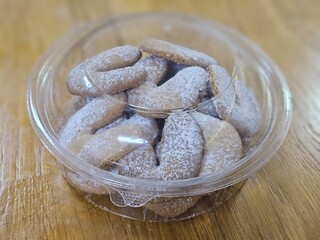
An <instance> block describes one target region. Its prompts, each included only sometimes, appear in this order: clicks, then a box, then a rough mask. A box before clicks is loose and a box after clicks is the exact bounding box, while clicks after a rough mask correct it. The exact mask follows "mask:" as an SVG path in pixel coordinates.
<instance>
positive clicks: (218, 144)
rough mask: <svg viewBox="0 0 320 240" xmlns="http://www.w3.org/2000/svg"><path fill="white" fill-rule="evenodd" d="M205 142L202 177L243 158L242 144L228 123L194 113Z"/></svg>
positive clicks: (193, 115)
mask: <svg viewBox="0 0 320 240" xmlns="http://www.w3.org/2000/svg"><path fill="white" fill-rule="evenodd" d="M191 116H192V117H193V118H194V119H195V120H196V122H197V123H198V124H199V126H200V128H201V130H202V133H203V137H204V140H205V147H204V149H205V150H204V156H203V161H202V166H201V170H200V174H199V175H200V176H202V175H206V174H211V173H216V172H218V171H219V170H221V169H224V168H226V167H228V166H230V165H231V164H233V163H235V162H237V161H239V160H240V159H241V157H242V143H241V139H240V137H239V134H238V132H237V131H236V129H235V128H234V127H233V126H232V125H231V124H230V123H228V122H226V121H222V120H220V119H217V118H214V117H211V116H208V115H205V114H202V113H200V112H193V113H191Z"/></svg>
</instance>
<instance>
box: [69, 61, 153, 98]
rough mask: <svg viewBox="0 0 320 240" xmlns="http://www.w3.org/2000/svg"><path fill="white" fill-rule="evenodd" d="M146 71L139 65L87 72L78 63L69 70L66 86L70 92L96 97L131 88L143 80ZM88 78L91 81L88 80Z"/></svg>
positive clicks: (82, 65)
mask: <svg viewBox="0 0 320 240" xmlns="http://www.w3.org/2000/svg"><path fill="white" fill-rule="evenodd" d="M146 76H147V72H146V71H145V69H144V68H143V67H142V66H141V65H134V66H130V67H123V68H118V69H113V70H109V71H106V72H89V76H87V73H86V71H85V68H84V64H80V65H79V66H77V67H75V68H74V69H72V70H71V72H70V74H69V76H68V79H67V87H68V90H69V92H70V93H71V94H73V95H81V96H91V97H96V96H100V95H101V94H113V93H117V92H122V91H124V90H127V89H130V88H133V87H135V86H137V85H139V84H140V83H141V82H143V81H144V80H145V78H146ZM88 77H89V78H91V79H92V81H91V82H90V81H89V79H88Z"/></svg>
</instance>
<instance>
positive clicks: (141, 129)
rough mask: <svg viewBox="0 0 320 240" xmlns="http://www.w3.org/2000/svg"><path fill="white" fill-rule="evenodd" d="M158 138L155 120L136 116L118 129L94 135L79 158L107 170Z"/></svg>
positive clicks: (117, 127)
mask: <svg viewBox="0 0 320 240" xmlns="http://www.w3.org/2000/svg"><path fill="white" fill-rule="evenodd" d="M157 136H158V126H157V123H156V121H155V120H154V119H148V118H144V117H141V116H139V115H134V116H133V117H131V118H130V119H128V120H125V121H123V122H122V123H121V124H120V125H118V126H116V127H113V128H110V129H108V130H106V131H103V132H101V133H99V134H95V135H93V136H92V137H91V138H90V140H89V141H88V142H87V143H86V144H85V145H84V147H83V148H82V149H81V151H80V152H79V154H78V156H79V157H80V158H82V159H84V160H85V161H86V162H88V163H89V164H91V165H93V166H96V167H99V168H107V167H109V166H110V165H112V163H113V162H115V161H117V160H118V159H120V158H122V157H124V156H125V155H127V154H129V153H130V152H131V151H133V150H134V149H136V148H139V147H141V146H142V145H144V144H147V143H150V144H153V143H154V141H155V139H156V138H157Z"/></svg>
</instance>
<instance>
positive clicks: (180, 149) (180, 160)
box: [122, 113, 204, 180]
mask: <svg viewBox="0 0 320 240" xmlns="http://www.w3.org/2000/svg"><path fill="white" fill-rule="evenodd" d="M160 145H161V147H158V148H157V151H159V152H157V153H154V150H153V148H147V149H142V150H143V151H149V152H150V154H145V155H146V156H152V158H154V159H155V158H156V156H159V159H158V162H159V165H154V166H151V167H150V168H144V171H142V172H141V173H140V174H135V176H136V177H138V178H144V179H154V180H174V179H187V178H192V177H196V176H197V175H198V173H199V171H200V166H201V162H202V157H203V146H204V140H203V136H202V133H201V129H200V128H199V126H198V124H197V123H196V122H195V120H194V119H193V118H192V116H191V115H190V114H188V113H172V114H170V116H169V117H168V118H167V119H166V122H165V125H164V128H163V131H162V139H161V142H160ZM152 152H153V153H152ZM149 160H150V159H146V161H149ZM125 162H128V161H127V160H126V161H125ZM152 162H154V161H152ZM132 164H137V165H136V168H137V169H138V168H141V167H143V166H146V164H145V163H144V161H134V162H133V163H132ZM147 165H148V166H150V164H147ZM132 168H133V167H131V168H130V169H132ZM122 173H123V174H124V175H127V176H129V175H131V173H130V172H127V173H125V172H124V171H122Z"/></svg>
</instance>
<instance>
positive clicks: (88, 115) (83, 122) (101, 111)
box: [60, 93, 127, 149]
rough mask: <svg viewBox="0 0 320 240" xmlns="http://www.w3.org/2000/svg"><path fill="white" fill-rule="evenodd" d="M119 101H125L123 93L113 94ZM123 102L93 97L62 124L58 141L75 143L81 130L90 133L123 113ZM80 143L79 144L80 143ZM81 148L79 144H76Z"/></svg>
mask: <svg viewBox="0 0 320 240" xmlns="http://www.w3.org/2000/svg"><path fill="white" fill-rule="evenodd" d="M114 97H115V98H117V99H119V100H120V101H121V102H124V103H125V102H126V100H127V97H126V95H125V94H124V93H119V94H116V95H114ZM124 108H125V104H122V103H118V102H115V101H113V100H111V99H109V98H104V97H100V98H95V99H93V100H92V101H91V102H89V103H88V104H86V105H85V106H83V107H82V108H80V109H79V110H78V111H77V112H76V113H75V114H74V115H73V116H72V117H71V118H70V119H69V120H68V121H67V123H66V124H65V125H64V127H63V128H62V130H61V132H60V141H61V142H62V143H63V144H65V145H70V144H71V143H72V142H74V143H73V146H75V145H77V144H76V143H75V142H76V141H77V138H79V134H80V132H81V131H82V130H85V131H87V132H88V134H92V133H93V132H94V131H95V130H97V129H98V128H100V127H102V126H104V125H106V124H108V123H110V122H112V121H113V120H115V119H116V118H118V117H119V116H121V114H122V113H123V111H124ZM80 145H81V144H80ZM78 148H81V146H78V147H77V149H78Z"/></svg>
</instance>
